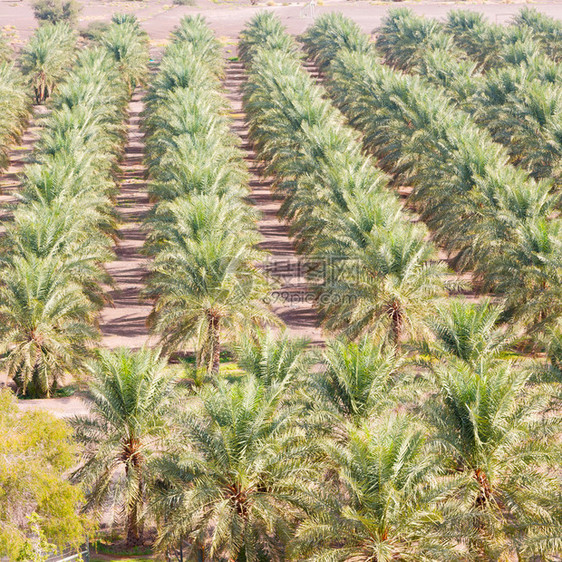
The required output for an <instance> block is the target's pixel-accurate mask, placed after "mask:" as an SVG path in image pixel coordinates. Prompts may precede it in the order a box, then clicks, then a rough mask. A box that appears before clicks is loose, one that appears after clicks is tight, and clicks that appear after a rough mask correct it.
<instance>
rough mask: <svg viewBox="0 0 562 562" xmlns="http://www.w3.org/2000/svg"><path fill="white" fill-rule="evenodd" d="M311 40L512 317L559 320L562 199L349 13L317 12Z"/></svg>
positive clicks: (386, 159) (353, 109)
mask: <svg viewBox="0 0 562 562" xmlns="http://www.w3.org/2000/svg"><path fill="white" fill-rule="evenodd" d="M305 43H306V45H307V48H308V50H309V52H310V53H311V54H313V55H314V56H315V57H316V58H317V60H318V61H319V62H320V64H321V65H322V67H323V68H324V70H325V71H326V73H327V75H328V81H327V85H328V88H329V90H330V93H331V95H332V97H333V99H334V100H335V102H336V103H337V105H338V107H340V108H341V109H342V111H343V112H344V113H345V114H346V115H347V116H348V118H349V119H350V121H351V123H352V124H353V125H354V126H356V127H358V128H359V129H360V130H361V131H363V133H364V137H363V140H364V144H365V146H366V147H367V148H368V149H369V151H372V152H373V153H374V154H376V155H377V156H378V157H379V159H380V162H381V164H382V165H383V166H384V167H385V168H386V169H387V170H388V171H389V172H391V173H392V174H393V175H394V180H395V182H396V183H399V184H400V183H406V184H409V185H412V186H413V188H414V191H413V195H412V198H413V200H414V202H415V204H416V208H417V209H418V210H419V212H420V213H421V216H422V218H423V220H424V221H425V222H426V223H427V224H428V226H429V227H430V229H431V230H432V232H433V234H434V237H435V238H436V240H437V241H438V242H439V243H441V244H442V245H443V246H444V247H445V248H446V249H447V250H448V252H449V253H450V255H451V257H452V259H453V263H454V264H455V265H456V267H457V268H459V269H460V270H464V269H471V270H472V271H473V275H474V278H475V279H476V280H477V281H478V282H479V284H480V286H481V289H482V290H483V291H490V290H493V291H495V292H496V293H498V294H499V295H502V296H503V297H504V299H505V312H504V314H505V317H506V318H510V319H512V320H517V321H521V322H522V323H523V324H524V326H525V328H526V329H527V330H529V331H531V330H533V329H542V328H543V327H544V326H545V325H547V324H549V323H554V322H556V321H557V318H559V316H560V313H561V309H560V305H561V304H562V298H561V293H560V291H561V287H562V279H561V278H560V275H561V272H562V245H561V243H560V242H561V237H560V229H561V223H560V220H559V219H558V218H557V217H556V211H555V209H556V206H557V202H558V197H557V196H556V195H555V194H554V193H553V192H552V190H551V184H550V183H549V182H547V181H544V180H543V181H539V182H536V181H534V180H533V179H531V178H530V177H529V176H528V175H527V174H526V173H525V172H524V171H523V170H522V169H520V168H515V167H513V166H510V165H508V164H507V160H508V154H507V152H506V150H505V149H503V148H502V147H501V146H499V145H498V144H496V143H494V142H493V140H492V139H491V138H490V137H489V136H488V135H487V134H486V133H485V132H484V131H483V130H482V129H481V128H480V127H478V126H477V125H476V124H475V123H474V121H473V120H472V119H471V117H470V116H469V115H468V114H467V113H465V112H464V111H462V110H460V109H459V108H457V107H455V105H454V104H453V103H452V102H451V101H450V100H449V98H448V97H447V95H446V94H445V93H444V92H443V90H441V89H439V88H436V87H433V86H431V85H429V84H428V83H427V82H426V81H425V80H422V79H420V78H419V77H417V76H409V75H406V74H402V73H401V72H399V71H397V70H394V69H392V68H389V67H388V66H385V65H383V64H381V63H380V62H379V60H378V59H377V56H376V54H375V52H374V51H373V49H372V47H371V45H369V44H367V41H366V36H365V35H362V34H361V32H360V31H359V30H358V28H357V26H355V25H354V24H352V23H351V22H349V21H348V20H346V19H345V18H343V17H341V16H325V17H322V18H319V19H318V20H317V22H316V24H315V25H314V27H312V28H311V29H310V30H309V32H308V33H307V35H306V38H305Z"/></svg>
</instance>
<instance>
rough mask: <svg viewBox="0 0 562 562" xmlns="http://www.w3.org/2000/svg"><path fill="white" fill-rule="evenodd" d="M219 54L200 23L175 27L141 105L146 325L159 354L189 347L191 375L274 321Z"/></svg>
mask: <svg viewBox="0 0 562 562" xmlns="http://www.w3.org/2000/svg"><path fill="white" fill-rule="evenodd" d="M223 71H224V62H223V59H222V53H221V47H220V44H219V42H218V41H217V40H216V38H215V36H214V34H213V33H212V31H211V30H210V29H209V27H208V26H207V24H206V23H205V21H204V20H203V19H202V18H200V17H189V18H184V19H182V21H181V23H180V25H179V28H178V29H177V30H176V31H175V32H174V34H173V41H172V43H171V45H170V46H169V47H168V48H167V49H166V52H165V54H164V56H163V58H162V61H161V64H160V71H159V73H158V75H157V76H156V78H155V79H154V80H153V82H152V84H151V87H150V90H149V92H148V95H147V96H146V110H145V112H144V117H145V119H144V129H145V131H146V134H147V140H146V154H147V157H146V164H147V167H148V170H149V175H150V179H151V182H150V186H149V191H150V193H151V195H152V197H153V198H154V199H156V201H157V204H156V205H155V207H154V209H153V212H152V213H151V215H150V216H149V218H148V220H147V225H148V227H149V230H150V233H149V237H148V240H147V244H146V247H147V251H148V252H149V254H150V255H152V256H153V257H154V260H153V261H152V264H151V275H150V278H149V282H148V288H147V294H148V295H149V296H151V297H153V298H154V302H155V304H154V308H153V311H152V313H151V314H150V316H149V325H150V327H151V329H152V330H153V332H154V333H155V334H157V335H158V336H160V338H161V342H162V344H163V345H164V348H165V349H166V351H169V352H171V351H186V350H188V349H190V346H193V345H194V346H195V350H196V356H197V362H196V367H197V368H199V367H201V368H204V369H206V370H208V371H210V372H212V373H217V372H218V369H219V362H220V353H221V344H222V338H223V337H227V338H230V337H231V336H236V335H238V334H239V333H240V332H246V331H250V332H251V331H252V330H253V329H255V328H257V327H262V326H264V325H265V324H267V323H274V322H276V318H275V317H274V316H273V314H272V313H271V312H270V310H269V306H268V304H267V301H268V298H269V294H270V290H271V284H270V282H269V280H268V279H267V278H266V276H265V275H264V273H263V272H262V271H261V269H260V267H259V262H262V261H263V260H264V259H265V256H266V255H265V253H264V252H262V251H260V250H259V249H258V247H257V245H258V243H259V242H260V236H259V234H258V231H257V228H256V219H257V216H256V213H255V212H254V210H253V209H252V208H251V206H250V205H248V203H247V202H246V200H245V198H246V197H247V195H248V172H247V169H246V166H245V163H244V160H243V154H242V151H241V150H240V148H239V139H238V138H237V137H236V136H235V135H234V134H233V133H232V132H231V131H230V125H231V120H230V118H229V117H228V111H229V108H228V105H227V103H226V100H225V97H224V96H223V92H222V87H221V84H220V77H221V75H222V73H223Z"/></svg>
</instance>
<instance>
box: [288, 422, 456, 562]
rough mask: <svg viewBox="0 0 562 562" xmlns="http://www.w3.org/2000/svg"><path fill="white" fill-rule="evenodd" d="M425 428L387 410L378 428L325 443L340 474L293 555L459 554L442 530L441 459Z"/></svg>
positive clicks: (361, 561)
mask: <svg viewBox="0 0 562 562" xmlns="http://www.w3.org/2000/svg"><path fill="white" fill-rule="evenodd" d="M426 439H427V438H426V436H425V435H424V431H423V429H422V428H420V427H419V426H417V425H416V424H415V423H414V422H412V421H411V420H409V419H408V418H406V417H403V416H402V417H396V416H389V417H388V418H387V419H386V420H385V421H381V422H378V423H376V424H374V425H373V427H368V426H366V427H361V428H351V429H350V430H349V440H348V442H346V443H345V444H334V443H333V442H330V441H326V442H325V443H324V444H323V449H324V452H325V454H326V457H327V461H326V462H327V464H328V466H330V467H331V468H332V469H333V470H334V471H335V473H336V474H337V478H334V479H333V481H332V482H330V483H329V487H328V489H325V488H324V491H323V494H322V499H323V500H324V505H323V506H322V507H320V508H319V509H317V510H316V511H315V512H314V513H312V514H311V515H310V516H309V517H308V518H306V519H305V521H304V522H303V523H302V524H301V525H300V526H299V528H298V531H297V536H296V540H295V541H294V543H293V549H292V555H293V558H294V559H295V560H311V561H312V560H315V561H320V560H326V561H328V560H330V561H341V562H344V561H348V560H354V561H357V562H371V561H376V562H391V561H392V560H424V561H427V562H429V561H434V560H440V559H454V551H453V550H452V546H453V545H452V542H451V541H447V540H446V539H445V540H444V538H443V537H441V536H440V535H439V531H438V523H439V522H440V521H441V520H442V517H443V516H442V514H441V513H440V511H439V509H438V506H437V502H436V500H437V499H438V498H439V494H438V492H437V491H436V487H437V486H436V484H437V478H438V476H439V465H438V464H436V463H435V460H434V458H432V455H431V453H430V451H429V449H428V447H427V443H426Z"/></svg>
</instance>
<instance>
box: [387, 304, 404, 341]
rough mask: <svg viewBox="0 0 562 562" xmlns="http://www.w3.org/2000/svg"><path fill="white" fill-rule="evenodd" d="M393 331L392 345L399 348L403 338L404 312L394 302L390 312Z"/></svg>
mask: <svg viewBox="0 0 562 562" xmlns="http://www.w3.org/2000/svg"><path fill="white" fill-rule="evenodd" d="M390 320H391V330H392V343H393V344H394V345H395V346H396V347H398V346H399V345H400V338H401V337H402V325H403V321H402V311H401V310H400V305H399V304H398V303H395V302H393V303H392V305H391V312H390Z"/></svg>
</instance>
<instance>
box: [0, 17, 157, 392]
mask: <svg viewBox="0 0 562 562" xmlns="http://www.w3.org/2000/svg"><path fill="white" fill-rule="evenodd" d="M111 37H118V38H119V40H120V41H123V40H124V38H127V39H126V40H127V41H129V42H132V43H138V44H139V45H140V46H141V48H142V49H143V50H147V39H146V36H145V35H144V33H143V32H142V31H141V29H140V27H139V26H138V24H131V23H129V24H121V23H112V25H111V27H110V30H109V33H108V35H107V36H106V38H105V41H107V42H110V41H111V39H110V38H111ZM145 58H146V57H145ZM120 62H121V61H120V60H119V59H118V58H117V57H116V56H114V53H113V51H112V50H111V49H109V48H108V46H107V45H102V46H94V47H91V48H88V49H85V50H83V51H82V52H80V54H79V55H78V57H77V60H76V64H75V67H74V69H73V70H72V72H70V73H69V74H68V75H67V77H66V79H65V81H64V82H63V83H62V84H60V85H58V86H57V90H56V94H55V95H54V96H53V97H52V99H51V101H50V110H51V111H50V113H49V114H48V116H47V117H45V119H44V120H43V121H42V123H41V125H42V131H41V136H40V138H39V140H38V141H37V144H36V148H35V151H34V153H33V157H32V158H33V162H32V163H31V164H29V165H28V166H27V167H26V168H25V170H24V175H23V178H22V188H21V191H20V193H19V195H18V197H19V200H20V201H19V203H18V204H17V205H16V207H15V210H14V215H13V222H11V223H10V224H8V225H7V227H6V236H4V237H3V238H2V259H1V261H0V295H1V301H2V303H1V305H0V314H1V316H2V326H1V327H0V342H1V348H2V352H3V353H4V358H3V363H4V366H5V368H6V369H7V371H8V373H9V375H10V376H11V377H13V379H14V380H15V382H16V384H17V386H18V388H19V390H20V391H21V392H22V393H23V394H32V395H37V396H49V395H50V393H51V392H52V391H53V390H54V389H56V387H57V385H58V384H59V383H60V381H61V380H62V379H63V378H64V376H66V375H67V374H72V373H73V372H76V371H79V370H80V369H81V367H82V365H83V364H84V361H85V360H86V358H87V357H88V355H89V353H90V348H91V346H92V344H93V343H94V342H95V341H96V339H98V337H99V329H98V326H97V316H98V312H99V311H100V309H101V307H102V306H103V305H104V303H105V302H106V301H107V297H106V295H105V293H104V286H106V285H107V284H110V283H111V279H110V277H109V276H108V274H107V273H106V271H105V269H104V263H105V262H107V261H109V260H111V259H112V258H113V250H112V245H113V241H114V237H115V226H116V216H115V212H114V208H113V207H114V205H113V195H114V192H115V187H116V174H117V172H118V163H119V160H120V159H121V157H122V154H123V148H124V144H125V141H126V127H125V119H126V106H127V102H128V99H129V94H130V91H129V84H130V83H131V82H130V81H131V79H132V78H131V76H130V75H128V74H127V72H126V69H124V68H123V66H122V65H121V64H120ZM134 72H135V73H136V72H137V69H136V68H135V69H134Z"/></svg>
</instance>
